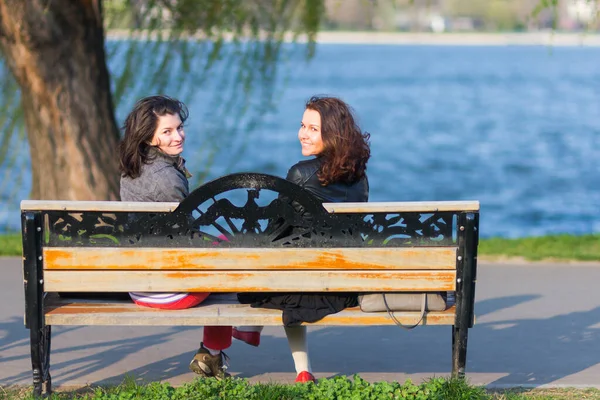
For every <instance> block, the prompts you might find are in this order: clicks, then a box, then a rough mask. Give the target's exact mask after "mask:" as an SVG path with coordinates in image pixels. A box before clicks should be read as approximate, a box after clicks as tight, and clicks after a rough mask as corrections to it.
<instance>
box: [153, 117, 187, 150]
mask: <svg viewBox="0 0 600 400" xmlns="http://www.w3.org/2000/svg"><path fill="white" fill-rule="evenodd" d="M183 142H185V133H184V132H183V123H182V122H181V118H179V115H178V114H165V115H161V116H159V117H158V126H157V128H156V131H154V136H153V137H152V142H151V143H150V144H152V145H153V146H157V147H158V148H159V149H161V150H162V151H163V153H165V154H168V155H170V156H177V155H179V154H181V152H182V151H183Z"/></svg>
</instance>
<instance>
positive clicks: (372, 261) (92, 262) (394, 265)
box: [43, 247, 456, 270]
mask: <svg viewBox="0 0 600 400" xmlns="http://www.w3.org/2000/svg"><path fill="white" fill-rule="evenodd" d="M43 259H44V269H46V270H65V269H68V270H73V269H79V270H96V269H98V270H189V269H200V270H240V269H243V270H255V269H256V270H281V269H284V270H285V269H290V270H371V269H377V270H396V269H401V270H415V269H417V270H421V269H438V270H439V269H447V270H452V269H455V268H456V248H455V247H404V248H398V247H397V248H335V249H333V248H332V249H320V248H306V249H304V248H301V249H289V248H287V249H283V248H279V249H276V248H263V249H242V248H239V249H237V248H221V249H210V248H208V249H207V248H123V247H120V248H119V247H116V248H100V247H97V248H93V247H47V248H44V258H43Z"/></svg>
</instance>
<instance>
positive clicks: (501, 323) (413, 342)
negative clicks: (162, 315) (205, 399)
mask: <svg viewBox="0 0 600 400" xmlns="http://www.w3.org/2000/svg"><path fill="white" fill-rule="evenodd" d="M539 297H540V296H537V295H536V296H534V295H529V296H510V297H501V298H494V299H487V300H482V301H478V302H477V304H476V306H475V311H476V314H477V316H478V318H479V321H480V322H478V323H477V324H476V325H475V327H474V328H473V329H471V330H470V333H469V351H468V354H467V373H468V374H469V373H494V374H497V375H499V376H501V377H500V378H498V379H496V380H494V381H493V382H491V383H489V385H488V386H490V387H501V386H519V385H527V386H533V387H535V386H539V385H544V384H550V383H553V382H555V381H557V380H559V379H561V378H564V377H566V376H569V375H572V374H575V373H577V372H580V371H583V370H585V369H587V368H590V367H592V366H594V365H596V364H598V363H600V351H598V350H600V340H599V336H600V335H599V330H598V328H596V327H595V325H596V324H598V323H600V307H595V308H593V309H591V310H588V311H578V312H572V313H568V314H562V315H557V316H554V317H551V318H544V319H535V318H525V319H505V320H494V321H489V322H488V321H485V320H486V319H489V317H488V318H484V317H485V316H488V314H491V313H493V312H495V311H499V310H502V309H507V308H510V307H513V306H516V305H518V304H522V303H525V302H528V301H532V300H535V299H537V298H539ZM481 320H483V322H481ZM16 321H19V323H21V324H22V320H19V319H17V318H15V319H14V321H13V320H11V321H9V323H7V324H4V325H6V327H5V328H4V329H5V331H6V332H8V334H7V335H6V337H5V338H6V339H8V340H7V341H4V340H3V342H2V347H0V349H6V348H10V347H14V346H25V347H26V349H27V352H26V354H25V355H24V356H23V357H25V358H28V357H29V353H28V350H29V349H28V347H29V346H28V344H29V343H28V331H26V330H25V329H24V328H23V329H20V328H18V329H17V327H16V326H17V322H16ZM0 327H2V326H0ZM21 327H22V325H21ZM68 329H69V330H73V329H78V328H68ZM86 329H93V327H91V328H90V327H87V328H86ZM188 329H194V330H197V331H198V335H200V330H198V328H197V327H189V328H188V327H177V328H171V329H169V330H168V331H167V332H161V333H158V334H149V335H140V336H138V337H134V338H127V339H115V338H108V339H107V340H105V341H98V342H96V343H94V344H92V345H91V346H90V345H87V344H85V342H84V343H83V344H82V345H81V346H78V347H72V348H65V349H60V350H58V351H53V352H52V354H53V355H58V354H61V353H67V354H69V355H70V354H71V353H72V355H73V357H69V359H68V361H61V362H52V367H51V368H52V370H53V371H57V370H58V369H61V371H60V376H58V375H57V376H55V381H58V380H60V381H61V382H66V381H69V380H76V379H78V378H82V377H83V378H85V377H86V376H88V375H90V374H92V373H93V372H94V371H96V370H99V369H110V367H111V365H113V364H114V363H116V362H118V361H121V360H123V359H124V358H126V357H127V356H128V355H131V354H132V353H136V352H139V351H142V350H147V349H150V348H152V346H158V345H160V344H162V343H165V342H167V341H169V340H170V337H171V336H172V335H174V334H177V333H181V332H182V331H185V330H188ZM273 329H281V331H280V332H278V333H277V334H274V332H275V331H273ZM19 331H20V332H21V333H19ZM23 331H24V332H25V333H26V336H25V337H23V335H22V332H23ZM66 331H67V329H61V330H60V331H59V330H56V332H55V335H53V338H59V337H60V336H61V335H62V334H64V333H65V332H66ZM140 332H143V330H142V327H140ZM59 340H60V339H59ZM55 342H56V341H55ZM309 347H310V357H311V361H312V367H313V370H314V371H315V372H316V373H317V374H318V375H322V374H320V372H327V373H328V374H330V375H329V376H336V375H353V374H355V373H359V374H360V373H406V374H415V373H427V374H428V375H430V376H433V375H436V376H440V375H441V376H448V375H449V374H450V371H451V328H450V327H449V326H431V327H418V328H416V329H414V330H412V331H405V330H403V329H401V328H399V327H396V326H373V327H323V328H312V329H311V330H310V331H309ZM90 348H91V349H97V351H96V352H94V353H93V354H90V355H85V356H80V357H78V356H77V355H76V354H77V351H78V350H82V349H90ZM181 350H182V349H181V348H180V347H178V348H177V349H176V350H175V352H176V353H177V354H169V355H168V357H166V358H163V359H161V360H159V361H156V362H152V363H147V364H145V365H142V366H140V367H138V368H135V369H132V370H129V371H128V372H127V373H122V374H116V375H114V376H111V377H109V378H106V379H102V380H100V381H97V382H93V385H105V384H115V383H120V382H122V381H123V380H124V379H125V378H126V377H128V376H132V377H134V379H136V380H137V381H140V382H141V381H149V380H152V381H155V380H161V381H168V380H170V379H173V378H175V377H179V380H181V376H182V375H185V374H190V372H189V370H188V362H189V360H190V359H191V357H192V356H193V354H194V351H195V350H196V349H195V348H190V349H184V351H181ZM227 353H228V354H229V356H230V357H231V367H230V371H231V372H232V373H234V374H235V375H236V376H237V377H241V378H253V377H259V376H260V375H264V374H269V373H291V374H293V372H294V367H293V361H292V358H291V355H290V352H289V348H288V344H287V340H286V338H285V336H284V334H283V328H271V329H270V330H269V333H268V334H266V335H264V337H263V341H262V343H261V346H260V347H258V348H254V347H251V346H248V345H245V344H243V343H240V342H236V341H234V344H233V346H232V347H231V348H230V349H229V350H227ZM55 359H56V358H55ZM5 360H6V359H3V360H2V361H5ZM189 376H190V379H189V380H191V379H193V377H194V375H189ZM30 377H31V372H30V371H26V373H20V374H16V375H14V376H11V377H8V378H7V379H5V380H4V381H5V382H6V383H7V384H10V382H11V381H13V382H18V381H19V380H22V379H23V378H25V379H30ZM56 378H58V379H56ZM65 384H68V383H65Z"/></svg>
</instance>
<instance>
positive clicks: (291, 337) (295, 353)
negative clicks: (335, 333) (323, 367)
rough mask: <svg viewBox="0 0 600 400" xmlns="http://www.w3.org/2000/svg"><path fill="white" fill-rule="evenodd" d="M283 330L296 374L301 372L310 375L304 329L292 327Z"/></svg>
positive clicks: (303, 327) (302, 327) (310, 369)
mask: <svg viewBox="0 0 600 400" xmlns="http://www.w3.org/2000/svg"><path fill="white" fill-rule="evenodd" d="M284 329H285V334H286V336H287V340H288V343H289V345H290V350H291V351H292V358H293V359H294V366H295V367H296V374H299V373H300V372H302V371H307V372H310V373H312V368H311V367H310V360H309V359H308V343H307V341H306V327H305V326H294V327H284Z"/></svg>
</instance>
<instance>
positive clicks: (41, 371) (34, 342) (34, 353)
mask: <svg viewBox="0 0 600 400" xmlns="http://www.w3.org/2000/svg"><path fill="white" fill-rule="evenodd" d="M30 337H31V368H32V370H33V394H34V396H37V397H39V396H41V395H42V386H43V389H45V393H46V395H48V396H49V395H50V394H51V393H52V378H51V377H50V340H51V337H52V331H51V328H50V326H45V327H43V328H41V329H31V330H30Z"/></svg>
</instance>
